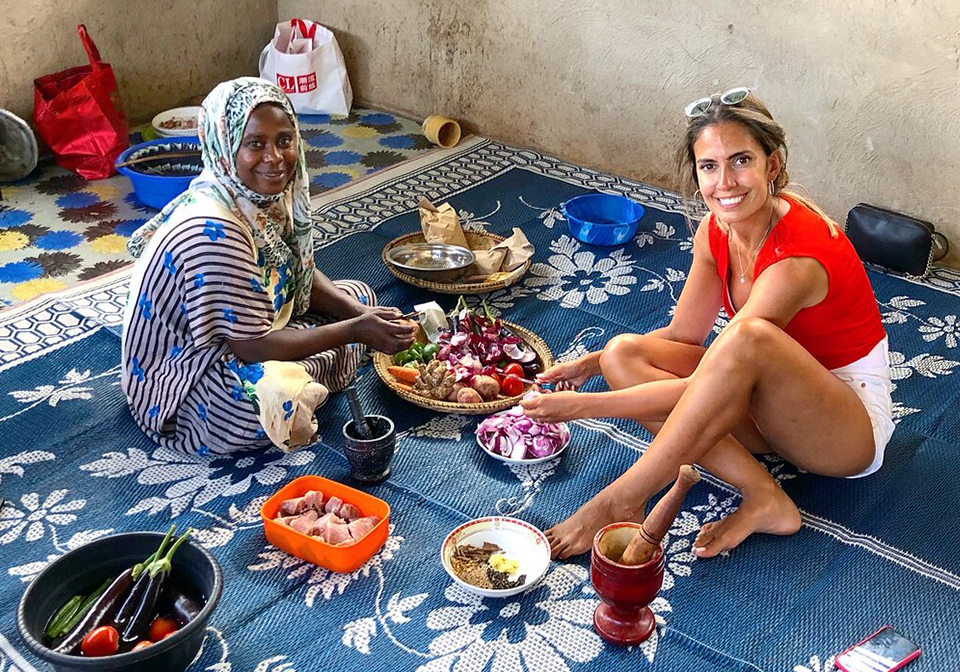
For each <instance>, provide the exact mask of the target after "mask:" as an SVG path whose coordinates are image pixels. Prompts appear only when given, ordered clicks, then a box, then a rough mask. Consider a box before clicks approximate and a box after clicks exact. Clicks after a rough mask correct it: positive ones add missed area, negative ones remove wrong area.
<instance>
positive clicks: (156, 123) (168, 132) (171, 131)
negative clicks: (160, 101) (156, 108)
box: [150, 106, 200, 138]
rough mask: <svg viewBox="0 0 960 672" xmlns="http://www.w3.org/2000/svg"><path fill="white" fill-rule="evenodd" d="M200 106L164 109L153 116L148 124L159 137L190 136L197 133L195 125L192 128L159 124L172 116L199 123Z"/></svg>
mask: <svg viewBox="0 0 960 672" xmlns="http://www.w3.org/2000/svg"><path fill="white" fill-rule="evenodd" d="M199 116H200V108H199V107H197V106H194V107H175V108H173V109H172V110H166V111H165V112H161V113H160V114H158V115H157V116H155V117H154V118H153V121H151V122H150V125H151V126H153V130H154V131H155V132H156V133H157V135H158V136H160V137H161V138H177V137H192V136H195V135H196V134H197V127H196V126H194V127H193V128H162V127H161V126H160V124H162V123H163V122H165V121H169V120H170V119H173V118H174V117H179V118H181V119H193V120H194V121H196V122H198V123H199Z"/></svg>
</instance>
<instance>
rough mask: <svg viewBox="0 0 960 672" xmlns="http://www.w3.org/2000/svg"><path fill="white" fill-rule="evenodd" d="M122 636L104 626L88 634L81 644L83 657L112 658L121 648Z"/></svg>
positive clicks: (112, 628)
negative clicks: (120, 640)
mask: <svg viewBox="0 0 960 672" xmlns="http://www.w3.org/2000/svg"><path fill="white" fill-rule="evenodd" d="M119 639H120V635H119V634H117V631H116V629H115V628H114V627H113V626H110V625H103V626H100V627H99V628H97V629H96V630H94V631H92V632H90V633H89V634H87V636H86V637H84V638H83V642H82V643H81V644H80V650H81V651H83V655H85V656H88V657H91V658H93V657H97V656H112V655H113V654H115V653H116V652H117V650H118V649H119V648H120V643H119Z"/></svg>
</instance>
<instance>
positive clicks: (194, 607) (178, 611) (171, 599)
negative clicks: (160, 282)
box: [164, 586, 203, 625]
mask: <svg viewBox="0 0 960 672" xmlns="http://www.w3.org/2000/svg"><path fill="white" fill-rule="evenodd" d="M164 606H165V607H166V608H167V609H168V610H169V611H170V613H171V614H173V616H174V617H175V618H176V619H177V620H178V621H180V623H181V624H182V625H186V624H187V623H189V622H190V621H192V620H193V619H195V618H196V617H197V616H198V615H199V614H200V612H201V611H202V610H203V602H201V601H199V600H195V599H193V598H192V597H191V596H190V595H187V594H186V593H185V592H183V591H181V590H179V589H177V588H175V587H173V586H167V589H166V591H164Z"/></svg>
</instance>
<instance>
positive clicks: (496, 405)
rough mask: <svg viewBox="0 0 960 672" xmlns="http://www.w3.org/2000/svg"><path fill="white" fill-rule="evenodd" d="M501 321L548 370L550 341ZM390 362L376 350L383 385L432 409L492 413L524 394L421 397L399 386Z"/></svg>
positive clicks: (469, 413)
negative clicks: (470, 399) (459, 399)
mask: <svg viewBox="0 0 960 672" xmlns="http://www.w3.org/2000/svg"><path fill="white" fill-rule="evenodd" d="M502 324H503V326H504V327H506V328H507V329H509V330H510V331H512V332H514V333H515V334H516V335H517V336H519V337H520V338H521V339H522V340H523V342H524V343H525V344H526V345H528V346H529V347H531V348H533V350H534V352H536V353H537V362H538V363H539V364H540V370H541V371H545V370H546V369H548V368H550V367H551V366H553V353H551V352H550V348H548V347H547V344H546V343H544V342H543V339H542V338H540V337H539V336H537V335H536V334H535V333H533V332H532V331H530V330H528V329H524V328H523V327H521V326H519V325H516V324H513V323H511V322H506V321H504V322H502ZM388 366H393V357H391V356H390V355H385V354H383V353H382V352H375V353H373V368H374V370H375V371H376V372H377V375H378V376H380V380H382V381H383V383H384V385H386V386H387V387H389V388H390V389H391V390H393V391H394V392H396V394H397V395H398V396H399V397H400V398H402V399H406V400H407V401H409V402H410V403H411V404H416V405H417V406H422V407H423V408H429V409H430V410H431V411H438V412H440V413H460V414H461V415H490V414H491V413H496V412H498V411H503V410H506V409H508V408H512V407H513V406H516V405H517V404H518V403H520V399H521V398H522V397H523V395H522V394H520V395H517V396H515V397H497V398H496V399H494V400H493V401H484V402H481V403H479V404H458V403H456V402H453V401H437V400H436V399H429V398H427V397H421V396H420V395H419V394H414V393H413V392H408V391H407V390H404V389H401V388H399V387H397V379H396V378H394V377H393V376H392V375H390V374H389V373H388V372H387V367H388ZM530 387H531V386H530V385H526V386H524V390H523V391H524V393H526V392H527V391H529V389H530Z"/></svg>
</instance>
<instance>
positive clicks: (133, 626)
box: [122, 530, 190, 643]
mask: <svg viewBox="0 0 960 672" xmlns="http://www.w3.org/2000/svg"><path fill="white" fill-rule="evenodd" d="M189 536H190V530H187V531H186V532H185V533H184V535H183V536H182V537H180V538H179V539H177V541H176V542H175V543H174V544H173V546H171V547H170V550H169V551H168V552H167V554H166V555H165V556H164V557H162V558H158V559H157V560H154V561H153V562H151V563H150V564H149V565H147V566H146V568H145V569H144V573H143V575H142V576H141V579H142V578H143V577H146V578H147V585H146V588H145V589H144V591H143V596H142V597H141V598H140V602H139V604H137V609H136V611H134V612H133V614H132V615H131V617H130V620H129V621H127V625H126V627H125V628H124V629H123V635H122V639H123V641H124V642H128V643H129V642H133V641H136V640H138V639H140V638H141V637H144V636H145V635H146V633H147V631H148V630H149V629H150V623H152V622H153V619H154V618H155V617H156V607H157V600H158V599H159V597H160V593H161V592H163V587H164V583H166V580H167V578H169V576H170V570H171V569H172V568H173V564H172V563H171V559H172V558H173V554H174V553H176V552H177V549H178V548H180V546H181V545H182V544H183V542H185V541H186V540H187V537H189Z"/></svg>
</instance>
